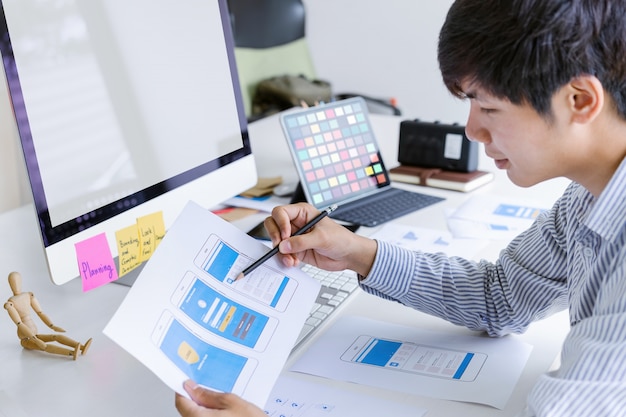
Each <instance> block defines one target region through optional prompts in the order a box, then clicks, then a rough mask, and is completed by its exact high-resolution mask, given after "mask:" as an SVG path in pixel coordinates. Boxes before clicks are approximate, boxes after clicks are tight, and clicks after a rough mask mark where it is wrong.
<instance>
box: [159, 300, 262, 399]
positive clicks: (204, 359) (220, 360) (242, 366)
mask: <svg viewBox="0 0 626 417" xmlns="http://www.w3.org/2000/svg"><path fill="white" fill-rule="evenodd" d="M152 341H153V342H154V343H155V344H156V345H157V346H158V347H159V348H160V349H161V351H162V352H163V353H164V354H165V355H166V356H167V357H168V358H169V359H170V360H171V361H172V362H173V363H174V364H175V365H176V366H177V367H178V368H179V369H180V370H182V371H183V372H184V373H185V375H187V376H188V377H189V378H193V379H194V380H195V381H196V382H197V383H198V384H201V385H204V386H206V387H209V388H212V389H215V390H219V391H225V392H231V391H233V390H236V391H240V390H242V389H243V388H245V387H239V386H236V385H237V384H246V383H247V381H248V379H249V376H250V374H251V373H252V372H253V371H254V369H255V367H256V361H255V360H254V359H251V358H246V357H244V356H241V355H238V354H236V353H233V352H229V351H227V350H224V349H221V348H219V347H217V346H213V345H211V344H209V343H207V342H205V341H203V340H202V339H200V338H199V337H198V336H196V335H195V334H194V333H193V332H191V331H190V330H189V329H187V328H186V327H185V326H183V325H182V324H181V323H180V322H179V321H178V320H176V319H175V318H174V317H173V316H172V314H171V313H169V312H167V311H166V312H164V313H163V315H162V316H161V318H160V319H159V322H158V323H157V325H156V327H155V329H154V331H153V333H152ZM240 376H245V378H240Z"/></svg>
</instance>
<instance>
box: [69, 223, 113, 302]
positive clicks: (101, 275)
mask: <svg viewBox="0 0 626 417" xmlns="http://www.w3.org/2000/svg"><path fill="white" fill-rule="evenodd" d="M74 247H75V248H76V259H77V260H78V270H79V272H80V276H81V279H82V281H83V291H89V290H92V289H94V288H96V287H99V286H101V285H104V284H106V283H108V282H112V281H115V280H116V279H117V278H118V276H117V269H116V268H115V261H114V260H113V256H112V255H111V248H109V244H108V242H107V238H106V235H105V234H104V233H101V234H99V235H96V236H94V237H91V238H89V239H86V240H83V241H82V242H78V243H77V244H75V245H74Z"/></svg>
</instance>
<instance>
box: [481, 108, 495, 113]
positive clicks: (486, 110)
mask: <svg viewBox="0 0 626 417" xmlns="http://www.w3.org/2000/svg"><path fill="white" fill-rule="evenodd" d="M480 111H481V112H483V113H485V114H491V113H495V112H496V109H488V108H485V107H481V108H480Z"/></svg>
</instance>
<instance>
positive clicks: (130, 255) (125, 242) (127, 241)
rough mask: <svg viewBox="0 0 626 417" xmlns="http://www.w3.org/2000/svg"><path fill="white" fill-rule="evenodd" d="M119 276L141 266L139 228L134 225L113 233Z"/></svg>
mask: <svg viewBox="0 0 626 417" xmlns="http://www.w3.org/2000/svg"><path fill="white" fill-rule="evenodd" d="M115 240H116V242H117V255H118V264H119V268H118V269H119V275H120V277H121V276H124V275H125V274H127V273H129V272H130V271H132V270H133V269H135V268H137V267H138V266H139V265H141V245H140V243H139V228H138V227H137V225H136V224H133V225H131V226H128V227H125V228H124V229H122V230H118V231H117V232H115Z"/></svg>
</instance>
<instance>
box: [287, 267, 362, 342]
mask: <svg viewBox="0 0 626 417" xmlns="http://www.w3.org/2000/svg"><path fill="white" fill-rule="evenodd" d="M302 270H303V271H304V272H306V273H307V274H309V275H310V276H311V277H313V278H315V279H316V280H318V281H319V282H320V284H322V286H321V288H320V291H319V293H318V295H317V300H316V301H315V303H314V304H313V307H312V308H311V313H310V314H309V318H308V319H307V320H306V322H305V323H304V326H303V327H302V331H301V332H300V335H299V336H298V339H297V340H296V343H295V345H294V348H295V347H296V346H298V345H299V344H300V343H301V342H302V341H303V340H304V339H306V337H307V336H309V335H310V334H311V332H313V330H315V329H316V328H317V327H319V326H320V325H321V324H322V323H323V322H324V320H326V319H327V318H328V317H329V316H330V315H331V314H332V313H333V312H334V311H335V309H336V308H337V307H339V306H340V305H341V303H343V302H344V301H346V299H347V298H348V297H350V295H351V294H352V293H354V291H355V290H356V289H357V288H358V287H359V284H358V280H357V276H356V273H355V272H353V271H348V270H346V271H334V272H332V271H325V270H323V269H320V268H317V267H315V266H311V265H307V264H305V265H304V266H303V267H302Z"/></svg>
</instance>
